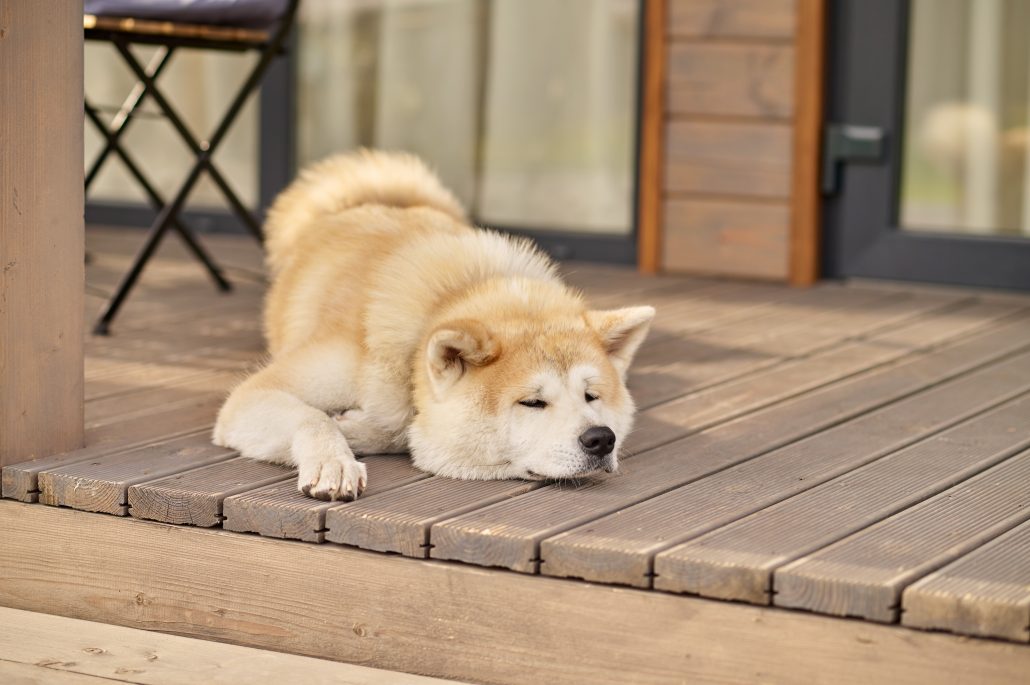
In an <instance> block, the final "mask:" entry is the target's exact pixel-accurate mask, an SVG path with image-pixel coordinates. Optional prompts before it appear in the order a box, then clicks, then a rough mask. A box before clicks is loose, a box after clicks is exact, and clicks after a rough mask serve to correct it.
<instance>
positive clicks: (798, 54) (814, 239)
mask: <svg viewBox="0 0 1030 685" xmlns="http://www.w3.org/2000/svg"><path fill="white" fill-rule="evenodd" d="M797 13H798V16H797V32H796V34H795V39H794V170H793V174H792V180H791V214H792V222H791V234H790V283H791V284H792V285H797V286H806V285H811V284H812V283H815V282H816V281H817V280H818V279H819V260H820V255H819V251H820V243H821V233H822V222H821V220H820V219H821V217H820V197H819V165H820V151H821V147H822V126H823V80H824V73H823V70H824V61H823V60H824V52H825V50H824V43H825V31H826V0H797Z"/></svg>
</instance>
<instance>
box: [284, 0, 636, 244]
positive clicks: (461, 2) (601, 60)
mask: <svg viewBox="0 0 1030 685" xmlns="http://www.w3.org/2000/svg"><path fill="white" fill-rule="evenodd" d="M641 5H642V3H641V2H640V0H562V1H561V2H554V0H363V1H362V2H340V1H339V0H305V1H304V2H303V3H302V5H301V13H300V21H299V35H298V41H297V46H298V64H297V126H298V128H297V134H298V138H297V142H298V145H297V153H298V163H299V164H300V165H301V166H303V165H305V164H308V163H310V162H312V161H315V160H317V159H321V158H322V157H325V156H326V155H329V154H331V153H334V152H343V151H349V150H354V149H356V148H358V147H375V148H382V149H388V150H405V151H409V152H413V153H415V154H418V155H420V156H421V157H423V158H424V159H426V161H428V162H429V163H430V164H431V165H432V166H433V167H435V168H436V169H437V171H438V172H439V173H440V175H441V177H442V178H443V181H444V183H446V184H447V185H448V186H449V187H450V188H451V189H452V190H453V191H454V192H455V193H456V194H457V195H458V197H459V198H460V199H461V200H462V202H463V203H464V205H465V206H466V207H467V208H468V210H469V212H470V214H471V215H472V217H473V219H474V220H475V221H476V222H477V223H479V224H481V225H485V226H488V227H491V228H498V229H502V230H506V231H510V232H515V233H522V234H528V235H530V236H532V237H533V238H534V239H536V240H537V241H538V242H540V243H541V244H542V245H543V247H544V248H546V249H548V250H549V251H551V252H552V253H554V254H555V255H556V256H558V257H561V258H577V259H589V260H604V261H624V262H631V261H633V260H634V256H635V241H634V239H633V233H634V205H635V183H636V137H637V101H638V98H637V87H638V77H637V76H638V74H637V72H638V50H639V26H640V12H641Z"/></svg>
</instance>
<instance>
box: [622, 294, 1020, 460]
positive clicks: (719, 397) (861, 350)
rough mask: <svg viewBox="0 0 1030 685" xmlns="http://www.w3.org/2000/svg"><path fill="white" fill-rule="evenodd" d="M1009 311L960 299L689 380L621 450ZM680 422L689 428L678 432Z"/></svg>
mask: <svg viewBox="0 0 1030 685" xmlns="http://www.w3.org/2000/svg"><path fill="white" fill-rule="evenodd" d="M1013 311H1014V308H1013V307H1011V306H1009V305H996V304H983V303H968V304H963V305H960V306H958V307H956V308H949V309H946V310H944V311H939V312H932V313H930V314H928V315H926V316H920V317H916V318H915V319H914V320H912V321H910V322H906V323H904V324H902V325H900V326H898V327H896V328H889V329H888V330H886V331H883V332H877V333H873V334H870V335H868V336H867V337H866V339H865V342H856V343H847V344H844V345H836V346H833V347H830V348H829V349H827V350H825V351H822V352H817V353H814V354H812V355H811V356H808V357H802V358H800V359H797V360H790V361H786V362H783V363H778V364H776V365H774V366H771V367H770V368H765V369H761V370H757V371H754V372H752V373H750V374H748V375H747V376H745V377H743V378H740V379H738V380H733V381H728V382H724V383H721V384H719V385H716V386H714V387H708V388H704V387H702V388H700V389H698V388H696V387H695V386H693V385H691V386H690V388H689V390H690V392H688V393H687V394H685V395H684V396H682V397H679V398H677V399H674V400H670V401H668V402H664V403H661V404H658V405H656V406H653V407H649V408H646V409H644V410H643V411H641V412H640V413H639V414H638V416H637V422H636V427H635V429H634V431H633V434H632V435H631V436H630V438H629V441H628V442H627V443H626V449H627V450H628V451H630V452H639V451H642V450H645V449H650V448H651V447H656V446H658V445H662V444H665V443H668V442H671V441H672V440H675V439H678V438H681V437H684V436H685V435H686V434H687V433H688V432H696V431H697V430H700V429H703V428H707V427H710V426H712V425H715V423H717V422H719V421H723V420H726V419H729V418H734V417H736V416H740V415H743V414H744V413H747V412H748V411H753V410H755V409H759V408H761V407H764V406H768V405H771V404H773V403H774V402H777V401H780V400H784V399H787V398H789V397H793V396H796V395H799V394H801V393H802V392H805V391H807V390H811V389H814V388H817V387H819V386H821V385H826V384H829V383H830V382H832V381H835V380H839V379H841V378H844V377H845V376H847V375H850V374H852V373H858V372H860V371H863V370H866V369H869V368H873V367H875V366H878V365H880V364H882V363H886V362H888V361H890V360H892V359H896V358H900V357H901V356H902V355H904V354H909V353H910V352H911V351H913V350H916V349H928V348H930V347H934V346H938V345H942V344H944V343H948V342H949V341H953V340H955V339H957V338H961V337H962V336H963V335H969V334H973V333H977V332H978V331H984V332H985V333H986V334H988V335H990V334H992V333H993V332H992V331H991V330H990V329H991V327H992V325H993V324H997V323H998V322H999V321H1000V320H1004V319H1007V318H1008V317H1009V316H1010V315H1011V314H1012V312H1013ZM998 334H999V335H1000V336H1002V337H1005V336H1009V335H1016V336H1018V335H1028V334H1030V328H1028V327H1027V325H1026V324H1025V323H1022V324H1021V323H1018V322H1017V323H1016V324H1013V325H1012V327H1007V325H1006V327H1003V328H1002V329H1001V330H1000V331H999V332H998ZM1016 339H1017V340H1018V339H1019V338H1018V337H1017V338H1016ZM891 350H893V351H894V352H893V353H892V351H891ZM685 427H686V428H689V431H684V428H685Z"/></svg>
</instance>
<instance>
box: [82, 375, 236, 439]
mask: <svg viewBox="0 0 1030 685" xmlns="http://www.w3.org/2000/svg"><path fill="white" fill-rule="evenodd" d="M239 380H240V375H239V374H238V373H234V372H218V371H216V372H209V373H200V374H196V375H193V376H190V377H187V378H185V379H182V380H181V381H180V382H177V383H176V382H165V383H159V384H156V385H151V386H145V387H141V388H138V389H136V390H133V391H131V392H124V393H119V394H117V395H111V396H109V397H105V398H103V399H99V400H94V401H92V402H88V403H87V404H86V412H85V414H86V426H87V427H95V426H102V425H104V424H105V423H110V422H112V421H117V420H120V419H121V418H122V417H124V416H126V415H129V414H139V413H143V412H150V411H153V410H155V409H160V408H163V407H168V406H170V405H173V404H177V403H179V402H184V401H190V400H196V399H200V398H202V397H211V396H214V397H219V398H222V399H224V398H225V396H226V394H227V393H228V391H229V389H230V388H231V387H232V386H234V385H236V384H237V383H238V382H239Z"/></svg>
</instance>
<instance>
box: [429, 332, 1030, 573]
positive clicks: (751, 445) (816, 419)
mask: <svg viewBox="0 0 1030 685" xmlns="http://www.w3.org/2000/svg"><path fill="white" fill-rule="evenodd" d="M999 337H1000V336H999ZM976 342H977V343H979V347H980V351H979V354H977V355H970V354H969V352H970V349H971V348H975V347H976V345H957V346H955V347H951V348H946V349H943V350H939V351H935V352H931V353H928V354H926V355H923V356H920V357H917V358H915V359H910V360H907V361H904V362H899V363H895V364H891V365H889V366H887V367H884V368H880V369H877V370H876V371H873V372H869V373H865V374H862V375H859V376H856V377H854V378H852V379H850V380H847V381H844V382H840V383H835V384H833V385H831V386H827V387H825V388H822V389H820V390H817V391H814V392H810V393H807V394H805V395H802V396H800V397H798V398H794V399H792V400H788V401H785V402H781V403H779V404H776V405H774V406H772V407H769V408H767V409H763V410H759V411H757V412H754V413H752V414H749V415H747V416H744V417H742V418H739V419H736V420H733V421H730V422H728V423H724V424H720V425H718V426H716V427H714V428H711V429H708V430H705V431H701V432H700V433H696V434H694V435H691V436H689V437H686V438H683V439H681V440H677V441H676V442H672V443H670V444H668V445H665V446H663V447H659V448H657V449H654V450H650V451H648V452H644V453H642V454H639V455H637V456H634V457H632V458H631V459H627V460H626V461H625V462H624V465H623V466H622V468H621V470H622V471H623V473H622V475H619V476H613V477H608V478H600V479H598V481H596V482H594V483H592V484H590V485H586V486H583V487H579V488H576V489H568V488H559V487H556V486H550V487H546V488H542V489H540V490H538V491H536V492H532V493H528V494H526V495H524V496H522V497H519V498H517V499H513V500H510V501H507V502H501V503H499V504H495V505H492V506H490V507H485V508H481V509H478V510H476V511H472V512H470V513H468V514H465V515H463V516H458V517H455V518H454V519H451V520H448V521H443V522H441V523H438V524H436V525H434V526H433V528H432V530H431V531H430V543H431V544H432V554H431V555H432V556H433V557H436V558H441V559H454V560H459V561H464V562H467V563H474V564H482V565H490V566H505V567H507V568H511V569H513V570H517V571H523V572H529V573H532V572H535V571H536V570H537V568H538V565H539V559H540V552H539V544H540V541H541V540H543V539H544V538H547V537H550V536H552V535H556V534H557V533H560V532H562V531H564V530H568V529H569V528H572V527H574V526H578V525H580V524H584V523H586V522H588V521H590V520H592V519H596V518H598V517H599V516H602V515H605V514H608V513H610V512H613V511H616V510H619V509H621V508H623V507H627V506H630V505H632V504H634V503H636V502H640V501H642V500H645V499H647V498H650V497H655V496H657V495H660V494H662V493H663V492H666V491H669V490H672V489H673V488H675V487H677V486H680V485H683V484H686V483H688V482H690V481H692V480H695V479H697V478H700V477H702V476H704V475H706V474H709V473H713V472H715V471H718V470H721V469H724V468H728V467H730V466H733V465H734V464H737V463H741V462H744V461H746V460H748V459H751V458H753V457H755V456H757V455H759V454H762V453H765V452H768V451H771V450H773V449H776V448H779V447H782V446H783V445H786V444H789V443H791V442H794V441H796V440H799V439H801V438H804V437H806V436H808V435H812V434H815V433H817V432H819V431H820V430H823V429H825V428H827V427H829V426H832V425H834V424H837V423H840V422H842V421H845V420H847V419H849V418H853V417H856V416H859V415H861V414H863V413H866V412H868V411H870V410H873V409H876V408H877V407H882V406H885V405H887V404H889V403H890V402H892V401H894V400H896V399H898V398H901V397H904V396H905V395H908V394H911V393H914V392H916V391H918V390H920V389H922V388H925V387H927V386H929V385H932V384H934V383H939V382H942V381H945V380H947V379H949V378H954V377H956V376H959V375H960V374H961V373H963V372H965V371H968V370H970V369H973V368H976V367H977V366H980V365H982V364H983V363H984V362H985V361H986V360H987V359H997V358H999V357H1002V356H1004V355H1005V353H1004V352H999V351H998V350H997V348H996V344H997V343H996V344H995V346H987V347H988V348H987V349H986V350H985V349H983V347H984V341H983V340H978V341H976ZM1009 342H1010V344H1012V341H1011V340H1010V341H1009ZM1028 345H1030V340H1028V339H1027V338H1026V337H1025V336H1024V337H1023V338H1022V339H1021V340H1019V342H1018V343H1016V344H1015V345H1014V346H1015V347H1017V349H1018V348H1019V347H1024V348H1025V347H1027V346H1028ZM1010 349H1011V348H1010ZM1002 366H1003V368H1004V369H1005V371H1006V372H1008V370H1009V366H1010V365H1006V364H1004V363H1003V364H1002ZM992 377H993V376H992ZM988 394H989V393H988ZM982 401H983V400H981V402H982Z"/></svg>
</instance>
